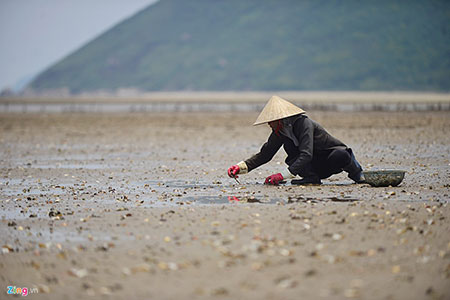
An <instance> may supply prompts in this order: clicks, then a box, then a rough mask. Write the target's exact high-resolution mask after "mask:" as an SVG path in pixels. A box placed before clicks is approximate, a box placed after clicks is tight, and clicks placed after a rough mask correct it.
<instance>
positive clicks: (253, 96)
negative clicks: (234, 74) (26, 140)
mask: <svg viewBox="0 0 450 300" xmlns="http://www.w3.org/2000/svg"><path fill="white" fill-rule="evenodd" d="M274 94H276V95H279V96H281V97H284V98H286V99H288V100H290V101H292V102H296V103H305V104H340V103H345V104H364V103H370V104H381V103H450V93H435V92H355V91H336V92H334V91H323V92H322V91H317V92H316V91H272V92H266V91H264V92H192V91H183V92H149V93H130V94H127V93H123V94H120V93H119V94H108V93H95V94H84V95H79V96H56V95H49V96H38V97H26V96H17V97H0V103H1V104H7V103H9V104H13V103H15V104H26V103H30V104H38V103H39V104H41V103H42V104H51V103H54V104H56V103H57V104H62V103H157V102H172V103H174V102H175V103H176V102H180V103H186V102H187V103H192V102H193V103H216V102H218V103H240V102H244V103H259V102H261V103H265V102H266V101H267V99H269V98H270V97H271V96H272V95H274Z"/></svg>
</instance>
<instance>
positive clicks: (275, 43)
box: [30, 0, 450, 93]
mask: <svg viewBox="0 0 450 300" xmlns="http://www.w3.org/2000/svg"><path fill="white" fill-rule="evenodd" d="M449 21H450V2H448V1H419V0H416V1H377V2H372V1H294V0H292V1H288V0H285V1H273V0H272V1H269V0H259V1H256V0H251V1H238V0H228V1H225V0H222V1H208V0H195V1H194V0H191V1H183V0H161V1H160V2H158V3H156V4H155V5H153V6H150V7H148V8H147V9H145V10H143V11H141V12H140V13H138V14H136V15H135V16H133V17H132V18H130V19H128V20H126V21H124V22H122V23H121V24H119V25H117V26H115V27H114V28H112V29H111V30H109V31H108V32H106V33H105V34H103V35H101V36H100V37H98V38H97V39H95V40H93V41H92V42H90V43H89V44H87V45H86V46H85V47H82V48H81V49H79V50H78V51H76V52H75V53H73V54H72V55H69V56H68V57H66V58H65V59H63V60H62V61H60V62H59V63H57V64H55V65H54V66H52V67H51V68H49V69H47V70H46V71H44V72H43V73H42V74H40V75H39V76H38V77H37V78H36V79H35V80H34V81H33V82H32V83H31V85H30V86H31V88H32V89H34V90H37V91H42V90H48V89H60V88H68V89H69V90H70V92H71V93H80V92H85V91H96V90H116V89H119V88H136V89H139V90H143V91H157V90H162V91H168V90H431V91H448V90H450V22H449Z"/></svg>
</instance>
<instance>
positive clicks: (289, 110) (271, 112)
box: [253, 96, 305, 125]
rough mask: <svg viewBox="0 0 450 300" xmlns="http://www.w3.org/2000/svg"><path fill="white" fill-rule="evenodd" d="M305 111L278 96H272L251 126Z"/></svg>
mask: <svg viewBox="0 0 450 300" xmlns="http://www.w3.org/2000/svg"><path fill="white" fill-rule="evenodd" d="M304 112H305V111H304V110H303V109H301V108H300V107H298V106H295V105H294V104H292V103H291V102H289V101H287V100H284V99H283V98H281V97H278V96H272V97H271V98H270V99H269V101H268V102H267V104H266V106H264V108H263V110H262V112H261V113H260V114H259V116H258V118H257V119H256V122H255V123H254V124H253V125H260V124H264V123H268V122H271V121H275V120H279V119H283V118H287V117H290V116H294V115H298V114H301V113H304Z"/></svg>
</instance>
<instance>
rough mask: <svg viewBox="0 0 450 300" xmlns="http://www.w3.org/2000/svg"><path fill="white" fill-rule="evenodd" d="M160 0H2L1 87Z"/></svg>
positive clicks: (34, 70)
mask: <svg viewBox="0 0 450 300" xmlns="http://www.w3.org/2000/svg"><path fill="white" fill-rule="evenodd" d="M156 1H158V0H0V91H1V90H2V89H4V88H5V87H11V88H13V87H15V86H16V84H18V82H19V81H21V80H23V79H26V78H29V77H31V76H35V75H37V73H39V72H41V71H43V70H44V69H45V68H47V67H49V66H50V65H52V64H53V63H55V62H57V61H58V60H60V59H61V58H63V57H65V56H66V55H68V54H69V53H71V52H73V51H74V50H76V49H78V48H79V47H81V46H82V45H83V44H85V43H86V42H88V41H90V40H92V39H93V38H94V37H96V36H98V35H99V34H101V33H102V32H104V31H106V30H107V29H109V28H110V27H111V26H113V25H115V24H117V23H119V22H120V21H122V20H124V19H126V18H127V17H130V16H132V15H133V14H135V13H136V12H138V11H140V10H141V9H143V8H145V7H147V6H148V5H150V4H152V3H154V2H156Z"/></svg>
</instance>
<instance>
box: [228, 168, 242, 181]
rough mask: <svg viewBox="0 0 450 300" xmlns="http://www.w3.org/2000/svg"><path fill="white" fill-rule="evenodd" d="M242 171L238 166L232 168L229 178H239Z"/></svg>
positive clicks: (229, 171)
mask: <svg viewBox="0 0 450 300" xmlns="http://www.w3.org/2000/svg"><path fill="white" fill-rule="evenodd" d="M240 171H241V169H240V168H239V167H238V166H237V165H234V166H231V167H230V168H229V169H228V176H230V177H234V178H238V177H239V176H237V174H239V172H240Z"/></svg>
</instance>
